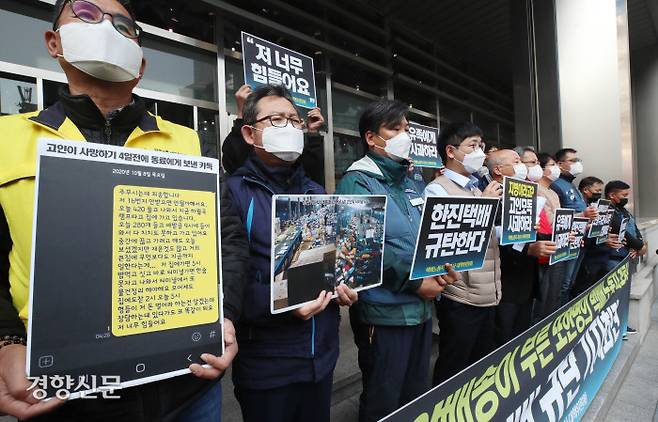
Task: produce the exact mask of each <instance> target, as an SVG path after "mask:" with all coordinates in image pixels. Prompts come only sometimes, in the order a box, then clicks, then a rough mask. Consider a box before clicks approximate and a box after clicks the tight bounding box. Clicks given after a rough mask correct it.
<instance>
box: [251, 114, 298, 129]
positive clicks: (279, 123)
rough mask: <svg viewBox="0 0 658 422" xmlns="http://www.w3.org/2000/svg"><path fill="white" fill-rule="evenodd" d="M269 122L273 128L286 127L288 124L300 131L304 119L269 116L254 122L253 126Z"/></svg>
mask: <svg viewBox="0 0 658 422" xmlns="http://www.w3.org/2000/svg"><path fill="white" fill-rule="evenodd" d="M265 120H269V121H270V123H271V124H272V126H274V127H286V126H288V124H291V125H292V127H294V128H295V129H302V128H303V127H304V119H300V118H299V117H286V116H282V115H280V114H271V115H269V116H265V117H262V118H260V119H258V120H256V121H255V122H254V124H256V123H259V122H262V121H265Z"/></svg>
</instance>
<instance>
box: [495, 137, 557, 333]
mask: <svg viewBox="0 0 658 422" xmlns="http://www.w3.org/2000/svg"><path fill="white" fill-rule="evenodd" d="M486 165H487V167H488V168H489V174H491V176H492V178H493V179H494V180H495V181H497V182H499V183H501V184H502V183H503V180H504V176H509V177H515V176H516V177H519V178H523V179H525V176H526V174H527V170H525V169H526V166H525V164H523V162H522V161H521V157H519V154H517V153H516V152H515V151H514V150H511V149H501V150H497V151H494V152H491V153H490V154H489V157H488V158H487V161H486ZM500 218H501V210H500V207H499V209H498V213H497V216H496V225H497V226H499V225H500V224H501V221H500ZM537 238H538V239H539V240H537V241H536V242H532V243H525V244H516V245H508V246H500V249H499V250H500V282H501V286H502V297H501V299H500V303H499V304H498V306H497V307H496V345H497V346H502V345H503V344H505V343H507V342H508V341H509V340H511V339H513V338H514V337H516V336H517V335H518V334H521V333H522V332H523V331H525V330H527V329H528V328H530V322H531V315H532V302H533V299H534V297H535V293H536V288H537V285H538V277H539V268H538V264H537V258H538V257H540V256H549V255H552V254H554V253H555V251H556V246H555V243H554V242H552V241H550V239H547V238H543V239H542V236H541V235H538V237H537Z"/></svg>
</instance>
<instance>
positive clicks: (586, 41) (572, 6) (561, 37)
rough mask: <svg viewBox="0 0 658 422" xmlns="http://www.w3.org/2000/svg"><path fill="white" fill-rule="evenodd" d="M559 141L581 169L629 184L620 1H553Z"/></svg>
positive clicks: (629, 146) (630, 163)
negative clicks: (574, 153) (569, 149)
mask: <svg viewBox="0 0 658 422" xmlns="http://www.w3.org/2000/svg"><path fill="white" fill-rule="evenodd" d="M555 21H556V28H557V36H556V39H557V57H558V80H559V88H558V89H559V98H560V120H561V132H562V145H563V146H565V147H572V148H575V149H577V150H578V151H579V155H580V157H581V158H583V164H584V167H585V173H584V174H583V176H588V175H595V176H597V177H600V178H601V179H604V180H611V179H623V180H626V181H629V182H630V183H632V181H633V179H634V177H633V148H632V133H631V119H630V116H631V104H630V99H631V96H630V65H629V49H628V20H627V16H626V0H617V1H615V0H555Z"/></svg>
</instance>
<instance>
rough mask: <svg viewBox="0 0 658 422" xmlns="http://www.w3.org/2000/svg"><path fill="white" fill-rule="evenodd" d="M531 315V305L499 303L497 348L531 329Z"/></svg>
mask: <svg viewBox="0 0 658 422" xmlns="http://www.w3.org/2000/svg"><path fill="white" fill-rule="evenodd" d="M531 314H532V305H531V304H530V303H523V304H519V303H506V302H501V303H499V304H498V306H496V347H500V346H502V345H503V344H505V343H507V342H508V341H510V340H511V339H513V338H514V337H516V336H518V335H519V334H521V333H522V332H524V331H525V330H527V329H528V328H530V319H531V318H530V316H531Z"/></svg>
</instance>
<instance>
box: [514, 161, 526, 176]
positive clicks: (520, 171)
mask: <svg viewBox="0 0 658 422" xmlns="http://www.w3.org/2000/svg"><path fill="white" fill-rule="evenodd" d="M527 175H528V167H526V166H525V164H523V163H519V164H514V177H516V178H517V179H521V180H525V177H526V176H527Z"/></svg>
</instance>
